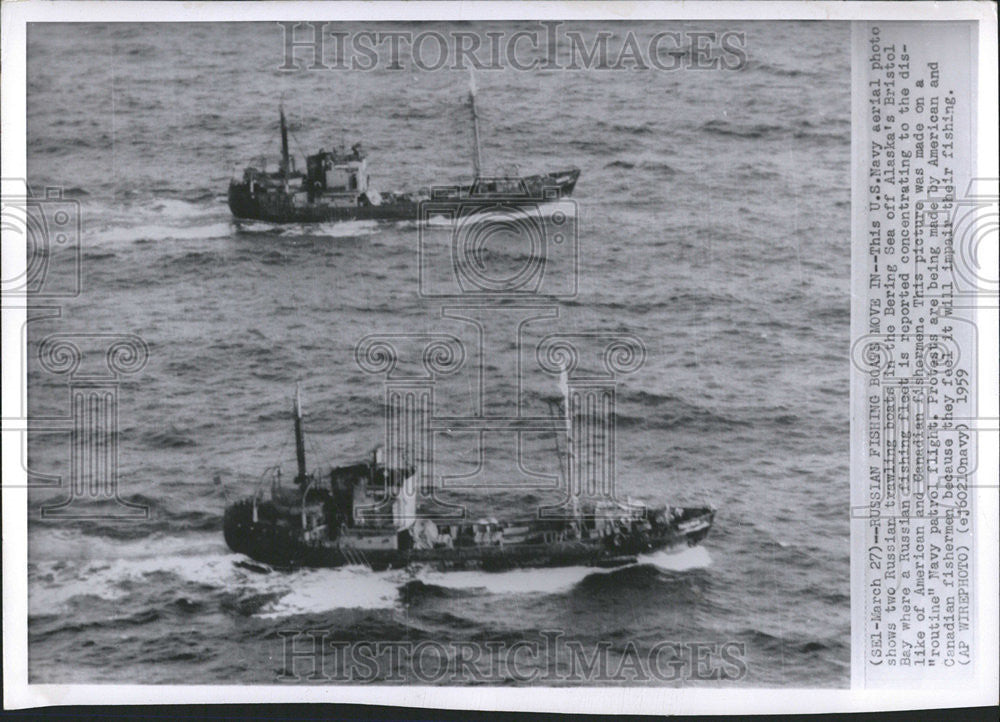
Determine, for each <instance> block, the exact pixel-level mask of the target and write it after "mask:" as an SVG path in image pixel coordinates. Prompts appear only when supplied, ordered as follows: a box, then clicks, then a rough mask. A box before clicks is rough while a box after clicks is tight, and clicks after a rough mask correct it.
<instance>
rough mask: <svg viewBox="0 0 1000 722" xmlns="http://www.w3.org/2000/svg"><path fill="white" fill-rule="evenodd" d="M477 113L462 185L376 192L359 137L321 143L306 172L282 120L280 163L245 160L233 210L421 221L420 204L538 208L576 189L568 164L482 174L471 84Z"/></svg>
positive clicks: (260, 215) (273, 216) (232, 187)
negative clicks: (335, 144) (535, 171)
mask: <svg viewBox="0 0 1000 722" xmlns="http://www.w3.org/2000/svg"><path fill="white" fill-rule="evenodd" d="M469 107H470V108H471V111H472V135H473V181H472V183H471V184H465V185H448V184H436V185H435V186H434V190H433V191H431V190H429V189H423V190H418V191H412V192H379V191H378V190H377V189H376V187H375V185H374V183H372V180H371V176H370V175H369V170H368V160H367V153H366V152H365V149H364V148H363V147H362V145H361V143H355V144H354V145H353V146H351V148H350V149H348V148H346V147H344V146H341V147H339V148H335V149H334V150H326V149H323V148H320V150H319V152H317V153H314V154H313V155H310V156H307V157H306V167H305V172H303V171H301V170H299V169H298V168H297V167H296V164H295V158H294V157H293V156H291V155H290V154H289V152H288V125H287V123H286V122H285V112H284V109H283V108H282V109H281V110H280V111H279V115H280V119H281V162H280V164H279V166H278V168H277V169H274V170H269V169H268V167H267V161H266V159H261V160H260V161H258V162H256V163H254V164H251V165H249V166H247V167H246V168H245V169H244V170H243V175H242V177H241V178H233V179H232V180H231V181H230V183H229V208H230V210H231V211H232V213H233V215H234V216H235V217H236V218H238V219H248V220H260V221H269V222H272V223H316V222H327V221H354V220H386V221H406V220H418V219H419V217H420V205H421V203H422V202H424V201H428V200H433V201H434V205H435V207H436V208H438V209H440V208H441V207H442V204H444V205H445V206H446V205H447V204H448V203H449V202H453V203H454V204H455V206H456V207H459V206H463V205H465V206H467V205H469V204H471V205H473V206H476V205H482V204H484V203H492V204H495V203H497V202H502V203H503V205H504V206H508V207H511V206H513V207H517V206H537V205H538V204H540V203H547V202H550V201H554V200H558V199H560V198H564V197H567V196H569V195H571V194H572V193H573V188H574V186H575V185H576V181H577V178H578V177H579V176H580V171H579V170H578V169H576V168H568V169H566V170H560V171H555V172H550V173H544V174H540V175H530V176H509V177H507V176H501V177H489V178H487V177H484V176H483V173H482V161H481V157H482V156H481V152H480V147H479V117H478V114H477V112H476V92H475V83H474V82H473V83H472V84H471V86H470V89H469Z"/></svg>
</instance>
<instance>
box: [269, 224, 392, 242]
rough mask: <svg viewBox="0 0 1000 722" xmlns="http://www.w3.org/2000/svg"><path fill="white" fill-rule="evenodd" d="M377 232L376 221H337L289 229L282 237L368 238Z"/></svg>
mask: <svg viewBox="0 0 1000 722" xmlns="http://www.w3.org/2000/svg"><path fill="white" fill-rule="evenodd" d="M377 231H378V221H337V222H334V223H318V224H316V225H315V226H311V227H305V226H304V227H301V228H299V229H289V231H286V232H285V233H283V234H282V235H293V236H295V235H302V236H310V237H317V236H320V237H327V238H349V237H351V236H370V235H372V234H374V233H376V232H377Z"/></svg>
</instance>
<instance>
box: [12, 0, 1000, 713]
mask: <svg viewBox="0 0 1000 722" xmlns="http://www.w3.org/2000/svg"><path fill="white" fill-rule="evenodd" d="M0 12H2V18H0V28H2V42H0V51H2V58H0V62H2V65H0V67H2V68H3V72H2V76H0V84H2V91H0V92H2V103H0V124H2V125H0V136H2V138H3V144H2V157H0V162H2V167H3V176H4V177H5V178H26V177H27V172H26V171H27V168H26V140H25V139H26V136H25V130H26V127H25V126H26V101H25V88H26V85H25V83H26V80H25V77H26V76H25V70H26V67H25V66H26V57H25V49H26V43H25V39H26V38H25V33H26V23H28V22H163V21H173V22H246V21H276V20H289V19H294V20H300V21H308V20H313V21H338V20H339V21H350V20H354V21H360V20H368V21H372V20H375V19H378V20H397V21H418V20H451V21H455V20H514V19H522V20H556V19H558V20H602V19H606V20H630V19H631V20H638V19H649V20H706V21H710V20H732V21H741V20H742V21H748V20H831V21H850V20H882V21H890V20H974V21H979V76H978V104H979V108H978V116H977V117H978V138H977V145H976V157H977V167H976V175H977V176H978V177H980V178H991V179H995V178H997V177H998V176H1000V172H998V168H997V157H998V145H997V127H998V126H997V35H996V27H997V19H996V5H995V4H993V3H989V2H965V1H960V2H942V3H934V2H907V3H897V2H676V3H675V2H601V3H589V2H532V3H517V2H458V1H456V2H378V3H372V2H226V3H213V2H185V3H173V2H89V1H86V0H83V1H80V2H43V1H41V0H28V1H22V2H4V3H3V4H2V6H0ZM376 14H377V17H374V15H376ZM993 187H994V188H995V187H996V186H995V184H994V186H993ZM2 261H3V266H4V271H3V273H4V277H5V278H13V277H16V276H17V274H18V271H20V270H23V268H24V264H25V258H24V256H23V254H22V255H21V256H20V257H18V255H17V254H12V253H9V252H8V249H6V248H4V252H3V259H2ZM991 305H993V306H995V305H996V302H995V301H992V302H991V301H990V300H989V299H982V300H981V302H980V306H981V307H980V309H979V315H978V317H977V324H978V325H979V341H980V347H979V360H978V371H979V379H978V384H979V406H978V408H979V413H980V415H981V416H983V417H998V416H1000V412H998V410H997V397H998V388H997V376H998V370H997V364H998V359H997V355H996V353H995V352H996V349H997V348H998V341H997V323H996V317H997V311H996V309H995V308H990V306H991ZM3 318H4V325H3V337H2V343H3V346H2V348H3V349H4V355H3V361H2V364H0V369H2V379H3V414H2V415H3V418H4V422H3V423H4V429H5V430H6V429H9V428H11V427H10V426H9V425H8V424H9V421H8V419H17V418H18V417H20V416H21V409H22V402H23V400H24V398H25V391H26V379H25V375H24V370H25V358H24V349H23V348H22V346H21V341H22V339H21V330H22V327H23V323H24V320H25V317H24V313H23V311H22V312H21V315H20V316H18V314H17V313H15V312H10V311H8V310H7V309H5V311H4V315H3ZM991 319H992V320H991ZM9 349H20V355H19V356H18V355H13V354H10V353H8V350H9ZM844 373H845V375H846V374H847V373H848V361H847V360H846V349H845V367H844ZM13 426H14V428H16V423H15V424H14V425H13ZM24 436H25V435H24V434H18V433H4V434H3V437H2V442H3V447H2V448H3V467H2V471H3V480H4V483H3V489H2V495H3V497H2V498H3V523H2V535H3V542H2V547H3V677H4V678H3V685H4V707H5V708H8V709H18V708H25V707H37V706H44V705H67V704H167V703H179V702H183V703H190V704H211V703H245V702H280V703H302V702H339V703H353V704H376V705H399V706H408V707H430V708H447V709H482V710H533V711H547V712H587V713H603V714H611V713H640V714H641V713H645V714H685V713H702V714H723V713H734V712H738V713H743V714H749V713H788V712H835V711H864V710H902V709H919V708H939V707H953V706H973V705H994V704H996V703H997V689H998V685H1000V677H998V659H997V649H996V644H997V638H998V627H997V617H998V599H997V596H996V590H997V588H998V569H1000V559H998V549H1000V537H998V528H1000V524H998V518H1000V517H998V494H997V477H996V473H997V471H996V470H997V468H998V466H1000V461H998V457H997V447H996V445H990V444H989V443H984V442H985V441H987V440H988V439H989V438H990V435H989V434H979V441H980V444H979V449H978V451H979V460H980V463H979V471H978V472H977V475H978V478H977V484H978V488H977V496H976V500H975V509H976V513H977V517H978V518H977V529H978V538H977V541H976V543H977V549H976V555H977V564H976V576H975V587H974V589H975V593H976V596H977V598H978V602H977V605H978V615H979V616H978V620H979V627H978V630H977V639H978V640H979V645H980V646H979V649H978V652H977V655H978V659H977V669H976V679H975V683H974V684H973V685H969V686H968V687H965V688H962V689H950V690H947V691H942V690H941V689H899V690H891V691H887V690H861V689H843V690H830V689H818V690H814V689H784V688H780V689H762V688H746V689H744V688H738V689H732V688H694V689H690V688H683V689H675V688H655V687H652V688H651V687H629V688H618V687H610V688H609V687H601V688H578V687H576V688H536V687H531V688H507V687H502V688H492V687H490V688H488V687H391V686H367V687H361V686H330V687H317V686H299V685H287V686H286V685H267V686H261V685H113V684H104V685H83V684H44V685H29V684H28V680H27V611H28V605H27V515H26V510H27V489H26V488H24V484H25V483H26V478H25V472H24V470H23V469H22V468H21V463H20V462H21V459H22V458H23V457H22V451H23V438H22V437H24ZM991 474H992V478H990V475H991ZM11 484H19V485H21V486H20V488H14V487H12V486H10V485H11ZM984 487H986V488H984ZM849 506H850V503H849V499H847V498H845V499H844V515H845V522H846V521H847V519H848V518H849V511H850V510H849ZM991 644H992V645H993V648H992V653H991V650H990V649H989V645H991Z"/></svg>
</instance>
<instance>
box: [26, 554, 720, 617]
mask: <svg viewBox="0 0 1000 722" xmlns="http://www.w3.org/2000/svg"><path fill="white" fill-rule="evenodd" d="M50 541H51V542H52V543H53V545H54V546H56V547H61V546H62V545H63V544H64V543H68V541H67V540H65V539H60V540H57V539H51V540H50ZM33 546H34V547H35V550H39V551H42V555H41V556H42V557H43V558H41V559H39V558H38V555H35V554H33V556H34V557H35V560H33V562H32V564H31V565H30V569H29V574H30V575H31V577H32V582H31V583H32V588H33V589H34V590H35V593H34V594H32V595H31V599H30V600H29V607H30V612H31V614H32V615H48V614H53V613H58V612H68V611H71V610H73V609H74V608H75V604H76V603H77V602H78V601H79V600H81V599H86V598H89V599H94V598H98V599H100V600H102V601H103V602H106V603H111V604H113V605H114V606H115V607H116V608H119V607H125V606H128V604H129V601H130V600H131V599H132V598H133V597H134V596H136V595H142V594H144V593H145V590H146V589H147V587H148V584H149V583H150V581H151V580H154V579H163V578H165V577H166V578H170V577H172V578H173V579H174V581H173V585H175V586H177V587H179V588H183V587H188V586H193V587H197V588H198V589H199V590H200V591H201V592H205V593H208V594H211V595H220V598H221V596H224V597H225V598H226V599H227V600H231V601H229V602H227V603H226V606H227V607H229V608H236V609H240V610H243V612H242V613H244V614H247V615H248V616H252V617H255V618H259V619H280V618H285V617H292V616H297V615H309V614H323V613H327V612H333V611H338V610H374V609H387V610H401V609H403V607H404V605H405V602H404V600H403V598H402V595H401V592H402V591H403V590H404V588H405V587H406V586H407V585H409V584H412V583H413V582H420V583H422V584H425V585H427V586H433V587H439V588H443V589H451V590H464V591H467V592H469V593H472V594H489V595H546V594H560V593H564V592H567V591H569V590H571V589H572V588H573V587H574V586H576V585H577V584H579V583H581V582H582V581H583V580H584V579H586V578H588V577H590V576H594V575H607V574H612V573H614V572H616V571H620V570H621V569H623V568H626V567H617V568H610V569H595V568H594V567H584V566H576V567H558V568H552V569H515V570H510V571H504V572H482V571H454V572H440V571H437V570H433V569H430V568H411V569H406V570H401V569H395V570H388V571H383V572H373V571H371V570H370V569H368V568H367V567H363V566H347V567H338V568H335V569H298V570H294V571H286V570H272V569H270V568H269V567H267V566H266V565H262V564H257V563H248V558H247V557H245V556H244V555H242V554H235V553H230V552H228V551H221V550H220V545H219V543H218V541H216V539H215V536H214V535H211V536H205V538H204V539H202V540H200V541H194V540H192V539H190V538H185V539H181V538H177V539H172V538H169V537H158V538H157V540H156V543H155V544H149V540H137V541H134V542H124V543H123V542H118V543H117V544H115V545H113V546H111V545H98V546H96V547H95V546H92V545H90V546H88V545H79V546H77V545H72V548H77V549H80V550H81V554H86V556H85V558H79V559H73V560H68V559H65V558H63V559H55V558H53V557H54V556H55V555H54V554H53V555H49V554H45V553H44V548H45V547H46V546H48V545H46V544H44V543H43V544H41V545H39V544H35V545H33ZM64 548H65V547H64ZM85 549H86V550H87V551H86V552H84V551H83V550H85ZM150 549H156V550H157V552H156V553H155V554H154V553H151V552H150ZM711 561H712V560H711V557H710V556H709V553H708V551H707V550H706V549H704V547H694V548H692V549H686V550H684V551H682V552H678V553H674V554H671V553H667V552H661V553H656V554H651V555H647V556H641V557H639V559H638V561H637V562H636V563H635V564H633V565H629V566H637V565H653V566H655V567H657V568H658V569H662V570H665V571H674V572H679V571H686V570H689V569H694V568H699V567H705V566H708V565H709V564H711ZM185 593H188V592H185ZM135 601H137V602H138V601H141V600H139V599H136V600H135ZM146 601H148V600H146Z"/></svg>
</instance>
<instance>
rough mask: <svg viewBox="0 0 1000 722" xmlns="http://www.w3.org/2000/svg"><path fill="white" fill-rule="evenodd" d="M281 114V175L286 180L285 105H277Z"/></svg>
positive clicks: (286, 133)
mask: <svg viewBox="0 0 1000 722" xmlns="http://www.w3.org/2000/svg"><path fill="white" fill-rule="evenodd" d="M278 113H279V114H280V115H281V175H282V177H283V178H284V179H285V182H286V183H287V182H288V170H289V169H288V126H287V124H286V123H285V106H284V104H282V105H279V106H278Z"/></svg>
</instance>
